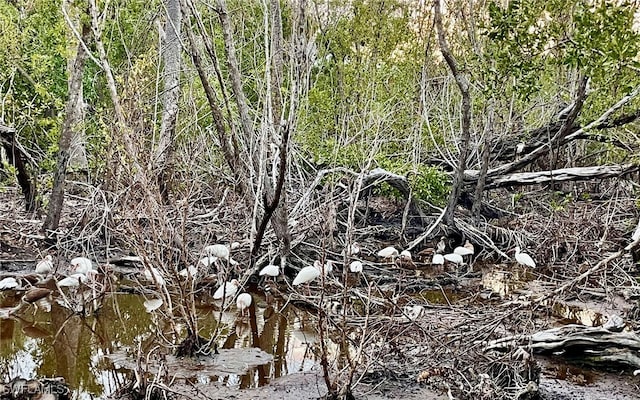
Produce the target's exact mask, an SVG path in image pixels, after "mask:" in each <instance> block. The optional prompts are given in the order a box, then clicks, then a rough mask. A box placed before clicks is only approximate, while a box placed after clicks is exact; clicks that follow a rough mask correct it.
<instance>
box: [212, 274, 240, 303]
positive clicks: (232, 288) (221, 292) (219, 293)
mask: <svg viewBox="0 0 640 400" xmlns="http://www.w3.org/2000/svg"><path fill="white" fill-rule="evenodd" d="M238 288H240V282H238V280H237V279H232V280H231V282H225V283H224V284H222V285H221V286H220V287H219V288H218V290H216V292H215V293H214V294H213V299H214V300H221V299H222V298H225V299H228V298H230V297H233V296H235V294H236V292H237V291H238Z"/></svg>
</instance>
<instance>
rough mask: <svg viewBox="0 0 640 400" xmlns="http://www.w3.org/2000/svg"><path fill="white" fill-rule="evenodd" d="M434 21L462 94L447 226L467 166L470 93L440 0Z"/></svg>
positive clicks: (444, 53)
mask: <svg viewBox="0 0 640 400" xmlns="http://www.w3.org/2000/svg"><path fill="white" fill-rule="evenodd" d="M433 9H434V20H435V21H434V22H435V26H436V31H437V34H438V44H439V46H440V51H441V52H442V56H443V57H444V59H445V61H446V62H447V65H448V66H449V69H450V70H451V74H452V75H453V77H454V78H455V80H456V83H457V85H458V88H459V89H460V93H461V94H462V110H461V111H462V124H461V132H460V155H459V159H458V165H457V167H456V170H455V173H454V176H453V185H452V187H451V194H450V195H449V201H448V202H447V210H446V212H445V214H444V222H445V224H447V225H449V226H454V225H455V222H454V218H453V217H454V211H455V208H456V204H457V203H458V197H460V191H461V189H462V185H463V183H464V170H465V169H466V168H467V158H468V157H469V138H470V136H471V95H470V94H469V81H468V80H467V77H466V76H465V75H464V74H463V73H462V72H460V70H458V66H457V63H456V60H455V58H454V57H453V54H452V53H451V51H450V50H449V45H448V44H447V39H446V37H445V35H444V27H443V26H442V12H441V10H440V0H434V1H433Z"/></svg>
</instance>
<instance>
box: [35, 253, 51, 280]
mask: <svg viewBox="0 0 640 400" xmlns="http://www.w3.org/2000/svg"><path fill="white" fill-rule="evenodd" d="M51 271H53V257H52V256H51V254H47V256H46V257H45V258H43V259H42V260H40V262H38V263H37V264H36V274H40V275H46V274H50V273H51Z"/></svg>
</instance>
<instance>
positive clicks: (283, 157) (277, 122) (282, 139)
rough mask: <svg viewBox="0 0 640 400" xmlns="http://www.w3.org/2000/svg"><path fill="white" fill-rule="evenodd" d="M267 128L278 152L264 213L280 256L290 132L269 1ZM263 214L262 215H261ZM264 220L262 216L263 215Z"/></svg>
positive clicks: (287, 241)
mask: <svg viewBox="0 0 640 400" xmlns="http://www.w3.org/2000/svg"><path fill="white" fill-rule="evenodd" d="M270 11H271V90H270V92H271V107H272V111H271V113H269V115H270V116H271V121H270V122H271V127H272V130H271V131H272V132H273V133H274V137H273V138H267V140H269V141H270V143H278V147H279V148H278V151H277V152H276V154H271V158H274V161H275V157H276V156H277V157H278V161H279V163H278V168H274V170H273V172H272V173H271V177H270V178H267V179H266V180H265V183H266V186H265V191H266V199H267V201H266V202H265V211H267V209H268V208H274V214H273V218H272V220H271V224H272V226H273V230H274V232H275V234H276V237H277V238H278V240H280V242H281V243H282V247H281V248H280V254H281V255H282V256H286V255H287V254H289V250H290V247H291V234H290V233H289V225H288V223H287V222H288V219H289V212H288V209H287V196H286V190H283V188H284V184H285V182H286V179H287V156H288V143H289V134H290V130H289V127H288V126H282V124H281V123H282V121H284V119H285V116H284V112H283V109H282V92H281V90H282V79H283V73H284V59H283V53H284V47H283V41H284V38H283V34H282V14H281V11H280V1H279V0H271V3H270ZM265 214H266V213H265ZM265 217H266V215H265Z"/></svg>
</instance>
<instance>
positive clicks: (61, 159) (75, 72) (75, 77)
mask: <svg viewBox="0 0 640 400" xmlns="http://www.w3.org/2000/svg"><path fill="white" fill-rule="evenodd" d="M63 7H64V5H63ZM88 36H89V27H88V26H87V25H86V24H83V25H82V41H85V39H86V38H87V37H88ZM86 57H87V52H86V51H85V48H84V46H82V43H78V49H77V51H76V57H75V60H74V62H73V68H71V73H70V75H69V98H68V99H67V105H66V107H65V118H64V122H63V124H62V133H61V134H60V142H59V145H58V147H59V150H58V163H57V167H56V172H55V174H54V178H53V189H52V191H51V197H50V199H49V209H48V210H47V217H46V218H45V221H44V225H43V227H42V228H43V231H44V233H45V235H46V236H50V235H52V233H53V232H54V231H55V230H56V229H58V225H59V224H60V214H61V213H62V206H63V204H64V192H65V179H66V176H67V167H68V165H69V159H70V157H71V152H70V150H71V141H72V139H73V137H74V135H75V129H76V127H77V123H78V118H79V117H80V115H78V113H77V111H78V110H79V109H80V105H79V104H78V102H79V101H81V99H82V76H83V72H84V63H85V59H86Z"/></svg>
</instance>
